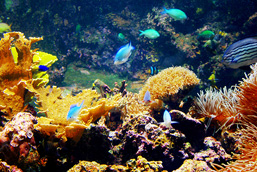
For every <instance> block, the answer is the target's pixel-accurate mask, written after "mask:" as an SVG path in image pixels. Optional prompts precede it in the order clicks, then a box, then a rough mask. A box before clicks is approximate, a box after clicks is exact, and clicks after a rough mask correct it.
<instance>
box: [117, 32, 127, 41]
mask: <svg viewBox="0 0 257 172" xmlns="http://www.w3.org/2000/svg"><path fill="white" fill-rule="evenodd" d="M118 39H119V40H120V41H125V40H126V37H125V36H124V35H123V34H122V33H119V34H118Z"/></svg>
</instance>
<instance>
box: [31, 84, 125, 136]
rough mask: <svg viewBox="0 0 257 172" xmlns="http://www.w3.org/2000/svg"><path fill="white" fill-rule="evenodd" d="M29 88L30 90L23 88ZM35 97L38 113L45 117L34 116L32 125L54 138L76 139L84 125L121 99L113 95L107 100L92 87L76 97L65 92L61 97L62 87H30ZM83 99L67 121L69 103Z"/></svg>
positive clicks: (105, 112) (119, 96)
mask: <svg viewBox="0 0 257 172" xmlns="http://www.w3.org/2000/svg"><path fill="white" fill-rule="evenodd" d="M27 88H28V89H29V90H30V89H33V88H31V87H27ZM32 91H33V92H35V93H36V95H37V97H38V100H39V102H38V104H39V105H40V109H41V112H45V113H46V116H47V118H45V117H41V118H39V119H38V124H36V126H35V128H36V129H37V130H40V131H41V132H43V133H45V134H47V135H53V134H54V135H55V136H56V137H58V138H63V139H64V141H65V140H66V139H67V138H72V139H73V140H75V141H79V139H80V137H81V136H82V134H83V131H84V129H85V128H86V127H88V126H89V125H90V123H91V122H94V121H95V120H97V119H98V118H100V117H101V116H106V115H107V114H108V112H109V111H110V110H111V109H113V108H114V107H116V106H117V102H118V100H119V99H120V98H121V95H120V94H117V95H115V96H113V97H111V98H109V99H106V98H102V99H100V100H98V101H97V99H98V98H99V97H100V95H99V94H97V92H96V91H95V90H90V89H86V90H83V91H82V92H81V93H79V94H77V95H76V96H71V95H67V96H66V97H65V98H63V97H62V92H63V91H62V90H61V89H60V88H57V87H53V88H50V86H48V87H46V88H39V89H37V90H35V89H33V90H32ZM82 100H84V107H83V108H82V110H81V113H80V115H79V117H78V120H77V121H74V122H71V121H68V120H67V114H68V111H69V109H70V106H71V105H72V104H77V103H78V102H81V101H82Z"/></svg>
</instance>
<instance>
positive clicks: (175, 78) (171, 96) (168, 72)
mask: <svg viewBox="0 0 257 172" xmlns="http://www.w3.org/2000/svg"><path fill="white" fill-rule="evenodd" d="M199 81H200V80H199V79H198V78H197V77H196V75H195V74H194V73H193V72H192V71H190V70H189V69H186V68H184V67H170V68H167V69H164V70H162V71H161V72H160V73H158V74H157V75H154V76H152V77H150V78H149V79H148V80H147V81H146V83H145V85H144V87H143V88H142V89H141V90H140V92H139V96H140V99H141V100H143V97H144V95H145V92H146V91H147V90H148V91H149V92H150V94H151V98H152V99H153V100H154V99H161V100H163V101H164V102H165V103H167V104H172V103H176V102H180V101H181V100H182V99H183V98H184V96H185V95H186V94H187V93H188V92H189V91H190V90H191V89H192V88H193V87H194V86H196V85H197V84H199Z"/></svg>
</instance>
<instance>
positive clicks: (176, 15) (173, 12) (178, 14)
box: [161, 7, 187, 20]
mask: <svg viewBox="0 0 257 172" xmlns="http://www.w3.org/2000/svg"><path fill="white" fill-rule="evenodd" d="M163 9H164V11H162V12H161V14H168V15H169V16H170V17H172V18H173V19H174V20H185V19H187V15H186V14H185V13H184V12H183V11H181V10H180V9H166V8H165V7H163Z"/></svg>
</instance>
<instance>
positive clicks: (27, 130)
mask: <svg viewBox="0 0 257 172" xmlns="http://www.w3.org/2000/svg"><path fill="white" fill-rule="evenodd" d="M34 123H36V118H35V117H34V116H32V115H31V114H30V113H26V112H24V113H22V112H20V113H18V114H17V115H15V116H14V118H13V119H12V120H11V121H9V122H8V123H7V124H6V125H5V127H4V129H3V131H1V132H0V150H1V158H2V159H4V160H5V161H6V162H7V163H11V164H15V163H17V162H18V164H20V165H23V163H25V164H24V165H26V164H33V163H37V161H38V160H39V154H38V152H37V148H36V142H35V138H34V135H33V131H34Z"/></svg>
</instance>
